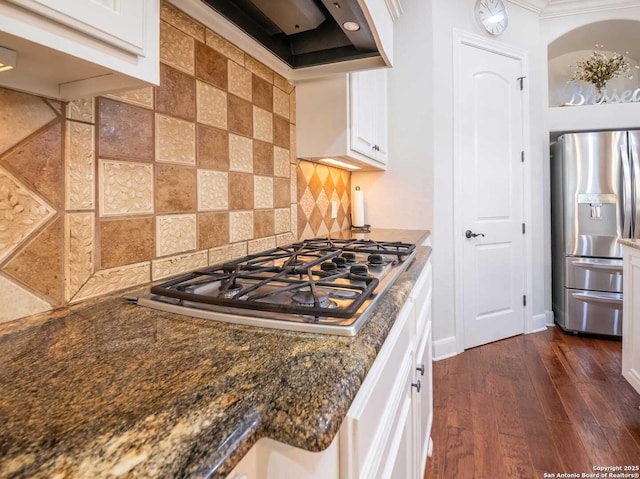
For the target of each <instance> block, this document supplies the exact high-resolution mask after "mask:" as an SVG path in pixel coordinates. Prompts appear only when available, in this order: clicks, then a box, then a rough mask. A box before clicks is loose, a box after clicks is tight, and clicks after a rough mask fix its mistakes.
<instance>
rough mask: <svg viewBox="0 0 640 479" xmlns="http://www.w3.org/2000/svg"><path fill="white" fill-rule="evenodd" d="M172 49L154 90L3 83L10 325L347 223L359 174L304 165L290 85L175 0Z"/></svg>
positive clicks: (1, 290) (3, 250)
mask: <svg viewBox="0 0 640 479" xmlns="http://www.w3.org/2000/svg"><path fill="white" fill-rule="evenodd" d="M160 58H161V84H160V85H159V86H158V87H156V88H151V87H149V88H141V89H137V90H131V91H127V92H120V93H117V94H111V95H107V96H106V97H98V98H86V99H80V100H74V101H73V102H70V103H68V104H63V103H61V102H57V101H53V100H48V99H44V98H40V97H37V96H33V95H28V94H23V93H19V92H15V91H11V90H6V89H2V88H0V305H2V306H0V322H3V321H9V320H12V319H17V318H20V317H24V316H28V315H31V314H35V313H38V312H43V311H47V310H49V309H52V308H56V307H60V306H64V305H66V304H68V303H74V302H77V301H81V300H84V299H88V298H92V297H95V296H99V295H101V294H105V293H109V292H112V291H116V290H119V289H123V288H127V287H130V286H135V285H139V284H144V283H147V282H149V281H154V280H158V279H162V278H167V277H170V276H172V275H175V274H179V273H182V272H185V271H189V270H192V269H195V268H201V267H205V266H207V265H209V264H215V263H219V262H222V261H226V260H229V259H232V258H236V257H238V256H242V255H245V254H248V253H251V252H256V251H259V250H262V249H266V248H272V247H275V246H276V245H285V244H288V243H290V242H292V241H294V240H295V239H296V238H298V237H299V236H300V237H309V236H318V235H326V234H328V233H329V232H335V231H338V230H340V229H344V228H347V227H348V226H349V223H348V215H347V214H346V212H348V209H349V184H350V173H348V172H345V171H342V170H338V169H334V168H329V167H326V166H324V165H316V164H313V163H309V162H306V161H299V160H297V159H296V156H295V88H294V86H293V85H292V84H291V83H289V82H288V81H287V80H286V79H284V78H283V77H281V76H280V75H278V74H276V73H274V72H273V71H272V70H270V69H269V68H268V67H266V66H265V65H263V64H261V63H259V62H258V61H256V60H255V59H253V58H251V57H250V56H248V55H247V54H245V53H244V52H243V51H242V50H240V49H239V48H237V47H236V46H235V45H232V44H231V43H229V42H227V41H226V40H225V39H223V38H222V37H220V36H219V35H217V34H216V33H215V32H212V31H210V30H208V29H206V28H205V27H204V26H202V25H201V24H199V23H198V22H196V21H194V20H193V19H191V18H190V17H189V16H187V15H185V14H184V13H183V12H181V11H179V10H177V9H176V8H175V7H173V6H171V5H170V4H168V3H162V6H161V52H160ZM332 201H336V202H337V204H338V205H339V208H338V218H337V219H335V220H334V219H331V218H330V210H331V202H332Z"/></svg>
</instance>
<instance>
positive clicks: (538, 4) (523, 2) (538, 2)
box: [507, 0, 549, 14]
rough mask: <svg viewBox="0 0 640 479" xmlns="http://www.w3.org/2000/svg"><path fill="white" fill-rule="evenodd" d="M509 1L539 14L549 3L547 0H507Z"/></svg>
mask: <svg viewBox="0 0 640 479" xmlns="http://www.w3.org/2000/svg"><path fill="white" fill-rule="evenodd" d="M507 1H508V2H509V3H513V4H514V5H518V6H519V7H522V8H525V9H527V10H529V11H531V12H534V13H537V14H540V13H541V12H542V11H543V10H544V8H545V7H546V6H547V4H548V3H549V0H507Z"/></svg>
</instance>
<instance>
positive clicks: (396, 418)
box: [340, 301, 413, 479]
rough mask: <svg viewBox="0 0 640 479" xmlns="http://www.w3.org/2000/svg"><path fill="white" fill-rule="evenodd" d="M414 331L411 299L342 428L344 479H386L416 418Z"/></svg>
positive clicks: (342, 468)
mask: <svg viewBox="0 0 640 479" xmlns="http://www.w3.org/2000/svg"><path fill="white" fill-rule="evenodd" d="M412 328H413V304H412V302H411V301H408V302H407V303H406V304H405V306H404V308H403V309H402V311H401V312H400V314H399V315H398V317H397V319H396V322H395V324H394V326H393V328H392V329H391V332H390V333H389V335H388V336H387V339H386V341H385V343H384V345H383V346H382V348H381V349H380V352H379V353H378V357H377V358H376V360H375V362H374V363H373V366H372V367H371V369H370V370H369V374H367V377H366V378H365V380H364V382H363V383H362V386H360V390H359V391H358V394H357V395H356V397H355V399H354V401H353V403H352V404H351V407H350V408H349V411H348V412H347V417H346V419H345V420H344V422H343V423H342V427H341V428H340V457H341V458H344V460H341V463H340V478H341V479H356V478H373V477H384V475H383V474H382V473H383V471H384V470H385V469H386V468H388V467H390V463H391V462H393V459H394V458H395V456H396V455H397V454H399V452H398V451H396V450H394V448H395V447H397V444H394V441H395V442H396V443H397V442H398V441H400V440H401V439H402V436H403V434H404V429H405V428H406V427H407V426H406V425H405V421H406V418H405V416H406V414H407V413H408V414H409V415H411V409H410V406H411V382H412V380H413V360H412V351H411V342H412V337H411V332H412ZM407 400H408V403H407ZM407 405H408V406H409V409H408V410H406V408H407ZM408 449H411V448H408ZM387 477H388V476H387Z"/></svg>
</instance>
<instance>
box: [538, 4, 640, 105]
mask: <svg viewBox="0 0 640 479" xmlns="http://www.w3.org/2000/svg"><path fill="white" fill-rule="evenodd" d="M596 45H603V46H604V47H603V48H602V51H603V52H605V53H607V54H610V53H612V52H618V53H622V54H624V55H625V57H626V58H627V60H628V62H629V64H630V65H631V72H630V75H631V79H629V78H626V77H619V78H616V79H613V80H610V81H609V82H608V83H607V88H606V94H607V96H610V97H613V96H615V95H617V96H622V94H623V92H624V91H627V90H630V91H635V90H636V89H638V88H639V87H640V81H639V79H640V70H637V69H636V68H635V67H636V66H638V65H640V16H639V18H638V19H637V20H636V19H629V18H625V19H608V20H603V21H597V22H592V23H587V24H585V25H581V26H578V27H576V28H573V29H571V30H569V31H567V32H565V33H563V34H562V35H559V36H557V38H555V39H554V40H553V41H551V42H550V43H549V44H548V47H547V61H548V65H547V67H548V84H549V90H548V91H549V106H550V107H557V106H563V105H565V104H568V103H573V104H576V103H580V102H582V101H583V99H584V102H585V103H592V104H593V103H594V102H595V101H597V100H599V97H597V96H596V95H595V91H594V89H593V88H591V89H590V84H588V83H585V82H570V83H568V82H569V81H570V79H571V77H572V75H573V73H574V71H575V70H576V68H577V62H578V61H579V60H583V59H586V58H588V57H589V56H590V55H591V54H592V52H593V50H594V48H595V46H596ZM589 93H591V95H589Z"/></svg>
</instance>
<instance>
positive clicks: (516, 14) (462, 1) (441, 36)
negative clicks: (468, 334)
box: [432, 0, 550, 353]
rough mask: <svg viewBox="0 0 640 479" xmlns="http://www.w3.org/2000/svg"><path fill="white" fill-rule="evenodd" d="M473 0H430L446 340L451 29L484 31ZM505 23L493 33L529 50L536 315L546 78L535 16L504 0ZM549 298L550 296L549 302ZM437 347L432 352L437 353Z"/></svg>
mask: <svg viewBox="0 0 640 479" xmlns="http://www.w3.org/2000/svg"><path fill="white" fill-rule="evenodd" d="M474 4H475V2H474V1H473V0H434V1H433V2H432V6H433V14H432V15H433V19H434V21H433V24H432V28H433V33H434V38H435V42H434V65H435V68H434V75H435V78H434V90H435V100H434V110H435V119H434V226H433V247H434V256H433V259H434V269H433V271H434V301H433V307H434V315H433V317H434V323H433V324H434V340H436V341H445V342H446V341H447V339H450V338H452V337H454V336H455V335H456V327H455V304H454V235H456V234H460V235H461V234H462V231H459V232H456V231H454V223H453V212H454V210H453V198H454V177H453V121H454V119H453V96H454V94H456V92H454V91H453V59H452V52H453V38H452V31H453V29H458V30H462V31H466V32H470V33H475V34H482V32H481V30H480V28H479V27H478V25H477V23H476V21H475V16H474V10H473V7H474ZM507 8H508V11H509V17H510V18H509V28H508V29H507V31H506V32H505V33H504V34H503V35H502V36H501V37H499V38H498V39H497V41H499V42H504V43H506V44H509V45H511V46H515V47H519V48H522V49H525V50H527V51H528V52H529V69H530V71H529V74H528V78H527V79H526V82H527V88H530V97H531V108H530V112H531V115H530V116H531V118H530V126H531V131H530V138H531V148H530V154H529V158H528V161H530V162H531V183H530V185H529V188H530V189H531V192H532V201H531V204H530V205H527V206H528V207H529V208H530V210H531V218H532V224H531V225H530V228H529V230H528V231H530V234H531V235H533V238H532V244H533V245H534V251H533V267H534V269H533V272H532V275H533V284H532V287H533V298H531V299H532V301H531V302H530V303H529V304H531V311H532V312H533V315H534V316H538V317H539V316H541V315H544V311H545V308H548V307H549V306H548V305H547V302H546V300H545V283H544V279H545V272H544V259H545V251H544V247H543V245H544V236H543V234H544V228H543V226H544V212H543V208H544V197H543V195H542V191H543V184H542V182H543V171H544V169H543V162H545V161H547V160H546V159H547V157H548V154H547V153H546V152H547V150H548V140H547V139H546V138H545V135H544V134H543V113H544V108H545V107H546V101H541V99H542V98H544V97H543V96H542V92H543V91H545V90H544V84H546V82H547V78H546V75H542V72H543V71H545V72H546V68H543V66H542V65H543V63H545V62H546V49H543V48H542V47H541V36H540V29H539V18H538V16H537V15H536V14H535V13H533V12H531V11H529V10H526V9H524V8H521V7H519V6H517V5H514V4H507ZM548 304H550V301H549V303H548ZM437 352H438V351H437V348H436V353H437Z"/></svg>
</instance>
